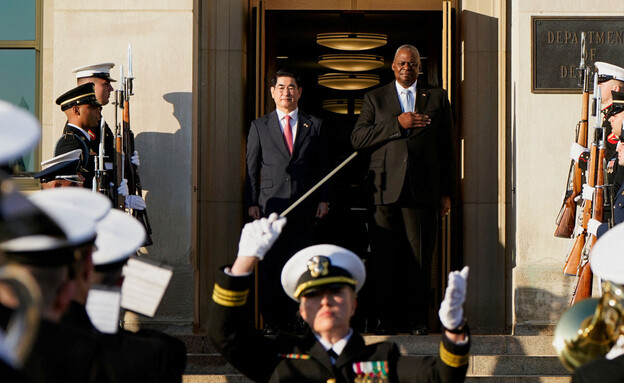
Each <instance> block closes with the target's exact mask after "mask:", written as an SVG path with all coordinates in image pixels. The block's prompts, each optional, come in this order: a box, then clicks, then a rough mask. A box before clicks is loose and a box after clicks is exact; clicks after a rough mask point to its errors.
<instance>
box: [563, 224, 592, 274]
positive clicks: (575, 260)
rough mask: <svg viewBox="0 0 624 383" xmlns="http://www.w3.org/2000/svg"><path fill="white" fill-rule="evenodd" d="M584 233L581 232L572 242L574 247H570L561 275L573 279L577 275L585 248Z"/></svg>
mask: <svg viewBox="0 0 624 383" xmlns="http://www.w3.org/2000/svg"><path fill="white" fill-rule="evenodd" d="M585 237H586V234H585V232H581V233H580V234H579V235H577V236H576V239H575V240H574V246H572V251H570V254H569V255H568V259H566V263H565V265H564V266H563V274H564V275H569V276H571V277H574V276H576V275H577V274H578V268H579V265H580V264H581V257H582V256H583V248H584V247H585Z"/></svg>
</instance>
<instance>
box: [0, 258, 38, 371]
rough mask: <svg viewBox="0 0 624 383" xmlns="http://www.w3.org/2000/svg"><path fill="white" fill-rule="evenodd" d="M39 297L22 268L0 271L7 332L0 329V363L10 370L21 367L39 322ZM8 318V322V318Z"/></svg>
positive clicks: (2, 268) (1, 300) (14, 266)
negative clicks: (6, 365)
mask: <svg viewBox="0 0 624 383" xmlns="http://www.w3.org/2000/svg"><path fill="white" fill-rule="evenodd" d="M40 301H41V294H40V290H39V286H38V285H37V282H35V280H34V279H33V277H32V276H31V275H30V273H28V271H26V270H25V269H24V268H23V267H21V266H18V265H7V266H3V267H0V302H1V303H2V312H1V313H0V314H2V319H3V322H4V321H5V320H7V319H8V320H7V324H6V328H5V329H3V328H2V327H0V360H2V361H4V362H5V363H7V364H8V365H10V366H12V367H13V368H16V369H19V368H21V367H22V366H23V365H24V362H25V361H26V358H27V357H28V355H29V353H30V350H31V347H32V345H33V343H34V341H35V337H36V335H37V330H38V329H39V322H40V318H41V316H40ZM7 317H8V318H7Z"/></svg>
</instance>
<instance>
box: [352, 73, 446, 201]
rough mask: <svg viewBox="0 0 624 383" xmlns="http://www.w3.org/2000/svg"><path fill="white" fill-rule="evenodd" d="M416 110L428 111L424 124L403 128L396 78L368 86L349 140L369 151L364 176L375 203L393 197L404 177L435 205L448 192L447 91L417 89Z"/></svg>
mask: <svg viewBox="0 0 624 383" xmlns="http://www.w3.org/2000/svg"><path fill="white" fill-rule="evenodd" d="M416 93H417V95H416V108H415V111H416V112H419V113H423V114H426V115H428V116H429V117H430V118H431V124H430V125H428V126H427V127H425V128H415V129H409V130H405V129H402V128H401V126H400V125H399V121H398V119H397V117H398V116H399V115H400V114H401V113H402V112H401V103H400V101H399V97H398V95H397V91H396V86H395V82H394V81H393V82H392V83H390V84H388V85H385V86H383V87H381V88H378V89H375V90H373V91H371V92H368V93H367V94H366V95H365V96H364V104H363V105H362V111H361V113H360V117H359V118H358V121H357V123H356V124H355V128H354V129H353V132H352V134H351V143H352V144H353V147H354V148H355V149H356V150H361V149H367V150H370V151H371V160H370V167H369V176H370V177H372V178H373V179H372V184H373V186H374V190H373V196H374V201H375V204H377V205H385V204H390V203H394V202H397V200H398V199H399V196H400V194H401V190H402V189H403V184H404V182H409V183H410V186H411V189H412V192H413V195H414V197H415V199H416V201H417V202H418V203H422V204H429V205H438V204H439V203H440V196H451V195H452V188H453V178H454V163H455V160H454V151H453V134H452V133H453V118H452V115H451V107H450V105H449V101H448V97H447V95H446V91H444V90H442V89H424V88H420V87H419V88H417V90H416Z"/></svg>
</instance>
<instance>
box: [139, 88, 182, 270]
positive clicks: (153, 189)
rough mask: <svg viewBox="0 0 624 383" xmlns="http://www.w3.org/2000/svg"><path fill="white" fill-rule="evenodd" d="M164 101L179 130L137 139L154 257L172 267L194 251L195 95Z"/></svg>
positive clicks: (178, 94) (171, 95)
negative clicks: (192, 202) (192, 167)
mask: <svg viewBox="0 0 624 383" xmlns="http://www.w3.org/2000/svg"><path fill="white" fill-rule="evenodd" d="M163 99H164V100H165V101H167V103H169V104H170V107H171V108H172V114H173V116H174V117H175V118H176V120H177V124H178V126H179V127H178V128H177V129H176V128H174V127H171V128H169V127H165V129H166V130H168V131H171V132H174V133H163V132H155V131H153V130H154V129H151V128H150V127H145V130H146V131H144V132H141V133H139V134H137V135H136V137H135V147H136V150H138V151H139V154H140V156H141V166H140V167H139V174H140V177H141V184H142V186H143V190H144V197H145V201H146V203H147V212H148V214H149V219H150V224H151V226H152V230H153V233H152V239H153V241H154V245H153V246H151V247H150V248H149V251H150V255H154V256H155V258H157V259H160V260H163V261H166V262H168V263H174V264H175V263H185V261H184V259H179V260H176V259H175V258H176V257H184V256H186V255H187V253H188V252H189V251H190V238H191V233H190V219H191V217H190V203H189V199H190V193H189V191H190V188H191V178H192V174H191V155H192V152H191V144H192V143H191V138H192V133H191V121H192V104H191V102H192V94H191V93H190V92H172V93H166V94H164V95H163ZM163 105H165V104H163ZM151 123H152V124H154V125H161V123H160V122H158V121H151ZM158 128H161V129H162V126H158Z"/></svg>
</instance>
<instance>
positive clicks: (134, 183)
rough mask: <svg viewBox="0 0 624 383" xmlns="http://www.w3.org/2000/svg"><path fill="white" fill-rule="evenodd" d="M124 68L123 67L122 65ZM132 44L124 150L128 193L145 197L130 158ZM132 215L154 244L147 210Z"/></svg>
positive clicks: (125, 83) (126, 79) (126, 87)
mask: <svg viewBox="0 0 624 383" xmlns="http://www.w3.org/2000/svg"><path fill="white" fill-rule="evenodd" d="M122 68H123V67H122ZM133 80H134V77H133V76H132V45H131V44H128V76H126V77H124V78H123V86H124V92H123V96H124V98H123V101H124V102H123V133H122V134H123V152H124V157H125V161H124V165H125V167H124V170H125V174H127V179H128V194H129V195H138V196H139V197H143V188H142V187H141V179H140V178H139V172H138V169H137V166H136V165H135V164H133V163H132V162H131V161H130V158H131V157H132V156H133V155H134V150H135V147H134V133H133V132H132V130H131V129H130V96H133V95H134V93H132V81H133ZM132 215H133V216H134V217H135V218H136V219H138V220H139V222H141V223H142V224H143V226H144V227H145V233H146V239H145V243H144V246H149V245H152V244H153V241H152V238H151V234H152V227H151V225H150V223H149V218H148V217H147V211H146V210H145V209H144V210H137V209H132Z"/></svg>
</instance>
